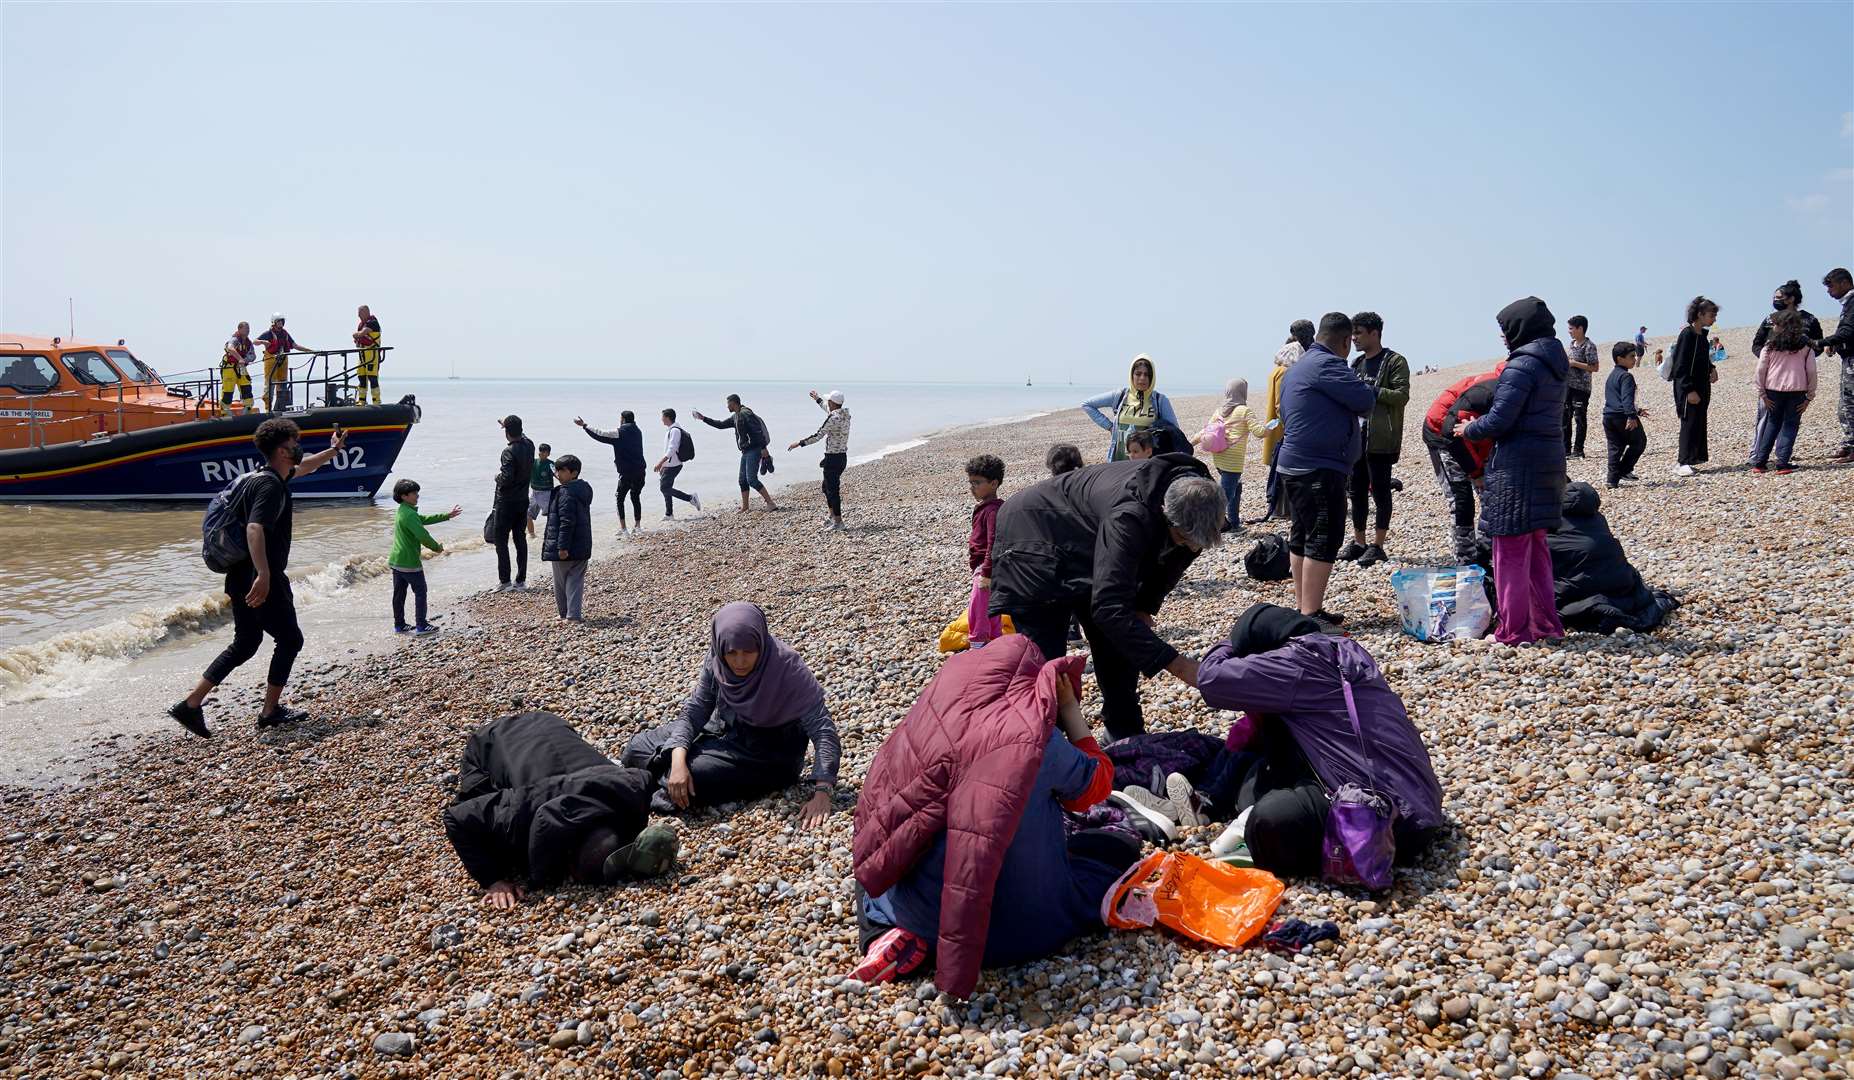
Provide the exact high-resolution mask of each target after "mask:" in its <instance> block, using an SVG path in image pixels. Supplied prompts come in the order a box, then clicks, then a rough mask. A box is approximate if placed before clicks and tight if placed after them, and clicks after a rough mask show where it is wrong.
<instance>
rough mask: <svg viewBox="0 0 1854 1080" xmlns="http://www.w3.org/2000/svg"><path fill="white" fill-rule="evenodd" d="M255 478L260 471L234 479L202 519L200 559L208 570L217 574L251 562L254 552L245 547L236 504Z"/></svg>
mask: <svg viewBox="0 0 1854 1080" xmlns="http://www.w3.org/2000/svg"><path fill="white" fill-rule="evenodd" d="M256 475H257V470H253V471H251V472H248V473H240V474H239V475H238V476H235V477H233V478H232V482H231V483H229V484H227V485H225V487H223V488H221V489H220V490H219V494H217V495H214V496H213V497H212V501H211V502H209V503H207V504H206V513H205V515H204V516H203V517H201V518H200V557H201V558H203V559H205V560H206V569H208V570H211V571H212V572H213V573H215V574H223V573H226V572H227V571H229V570H231V569H232V568H233V567H235V566H238V565H239V564H240V563H246V562H250V561H251V549H250V547H248V546H247V545H246V544H245V523H244V522H242V521H240V520H238V513H237V510H236V507H235V505H234V504H236V503H237V502H238V492H239V491H240V490H242V489H243V487H244V485H245V482H246V481H248V480H250V479H251V478H252V477H253V476H256Z"/></svg>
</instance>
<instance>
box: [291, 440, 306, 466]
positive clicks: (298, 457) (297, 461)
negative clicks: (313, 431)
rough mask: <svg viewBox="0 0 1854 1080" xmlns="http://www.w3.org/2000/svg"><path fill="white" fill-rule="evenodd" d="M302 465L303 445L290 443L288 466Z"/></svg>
mask: <svg viewBox="0 0 1854 1080" xmlns="http://www.w3.org/2000/svg"><path fill="white" fill-rule="evenodd" d="M302 463H303V444H302V443H291V444H290V464H292V465H301V464H302Z"/></svg>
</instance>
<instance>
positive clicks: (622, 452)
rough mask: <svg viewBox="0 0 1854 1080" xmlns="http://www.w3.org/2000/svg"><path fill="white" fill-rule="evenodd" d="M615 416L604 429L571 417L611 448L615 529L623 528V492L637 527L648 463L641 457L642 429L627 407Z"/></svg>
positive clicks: (640, 520)
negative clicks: (613, 422)
mask: <svg viewBox="0 0 1854 1080" xmlns="http://www.w3.org/2000/svg"><path fill="white" fill-rule="evenodd" d="M618 420H619V423H618V427H617V429H616V430H614V431H605V430H603V429H601V428H595V427H592V426H591V425H589V424H587V423H586V421H585V420H584V419H583V418H582V417H578V416H575V417H574V418H573V422H574V423H575V424H578V425H579V426H580V427H582V428H584V429H585V430H586V434H588V435H590V436H592V437H593V438H595V439H597V440H599V441H600V442H602V443H605V444H606V445H607V446H610V447H611V448H612V464H613V465H616V466H617V467H618V531H620V532H626V531H629V527H628V526H626V524H625V518H624V500H625V496H626V495H629V496H630V497H631V516H632V517H634V518H636V519H637V528H639V529H642V528H643V527H644V502H643V496H644V474H645V473H647V472H648V471H649V466H648V465H647V463H646V462H645V461H644V432H643V429H641V428H639V427H638V426H637V414H636V413H634V412H632V411H631V410H630V409H626V410H625V411H623V412H622V413H619V414H618Z"/></svg>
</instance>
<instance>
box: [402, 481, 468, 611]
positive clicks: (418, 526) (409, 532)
mask: <svg viewBox="0 0 1854 1080" xmlns="http://www.w3.org/2000/svg"><path fill="white" fill-rule="evenodd" d="M393 501H394V502H396V503H398V504H399V509H398V510H395V511H394V512H393V550H392V553H391V554H390V555H388V556H387V557H386V565H387V566H388V567H390V568H391V569H392V571H393V632H394V633H395V634H404V633H406V632H408V631H410V632H411V633H412V634H413V635H414V636H417V637H426V636H429V635H431V634H435V633H437V632H438V628H437V627H435V626H433V625H431V623H430V622H429V621H428V620H427V619H426V617H425V591H426V590H425V550H424V549H425V548H430V549H431V550H433V551H443V550H444V545H443V544H440V543H438V542H437V541H436V540H433V539H432V538H431V533H429V532H427V531H426V530H425V526H427V525H436V524H437V523H438V522H440V521H449V520H451V519H452V518H454V517H456V516H457V515H458V514H461V513H463V507H461V506H453V507H451V509H450V512H449V513H446V514H421V513H419V512H418V481H417V480H401V481H399V482H398V483H397V484H394V485H393ZM407 589H411V590H412V596H413V597H414V599H415V601H416V605H415V608H414V610H415V612H416V614H417V615H418V622H417V623H416V624H415V625H412V626H408V625H406V590H407Z"/></svg>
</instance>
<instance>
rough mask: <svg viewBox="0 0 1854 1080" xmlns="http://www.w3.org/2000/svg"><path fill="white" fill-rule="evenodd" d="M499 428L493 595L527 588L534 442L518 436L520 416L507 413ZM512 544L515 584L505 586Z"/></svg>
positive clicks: (492, 529)
mask: <svg viewBox="0 0 1854 1080" xmlns="http://www.w3.org/2000/svg"><path fill="white" fill-rule="evenodd" d="M497 423H499V424H501V425H502V435H503V438H504V439H506V440H507V442H508V445H507V446H504V447H503V448H502V464H501V466H500V467H499V468H497V470H496V494H495V498H494V500H493V505H494V506H495V515H496V520H495V524H494V525H493V526H492V527H491V529H490V535H491V536H493V537H494V538H495V544H496V579H497V581H499V582H500V584H498V585H497V586H496V591H497V592H509V591H510V590H512V589H525V588H527V587H528V484H529V481H530V480H532V479H533V476H534V442H533V441H532V440H530V439H529V438H528V437H527V436H526V435H523V434H522V433H521V417H519V416H515V415H513V414H510V415H509V416H506V417H504V418H503V419H501V420H499V421H497ZM510 543H513V544H514V545H515V582H514V584H512V585H511V584H510V583H509V544H510Z"/></svg>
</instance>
